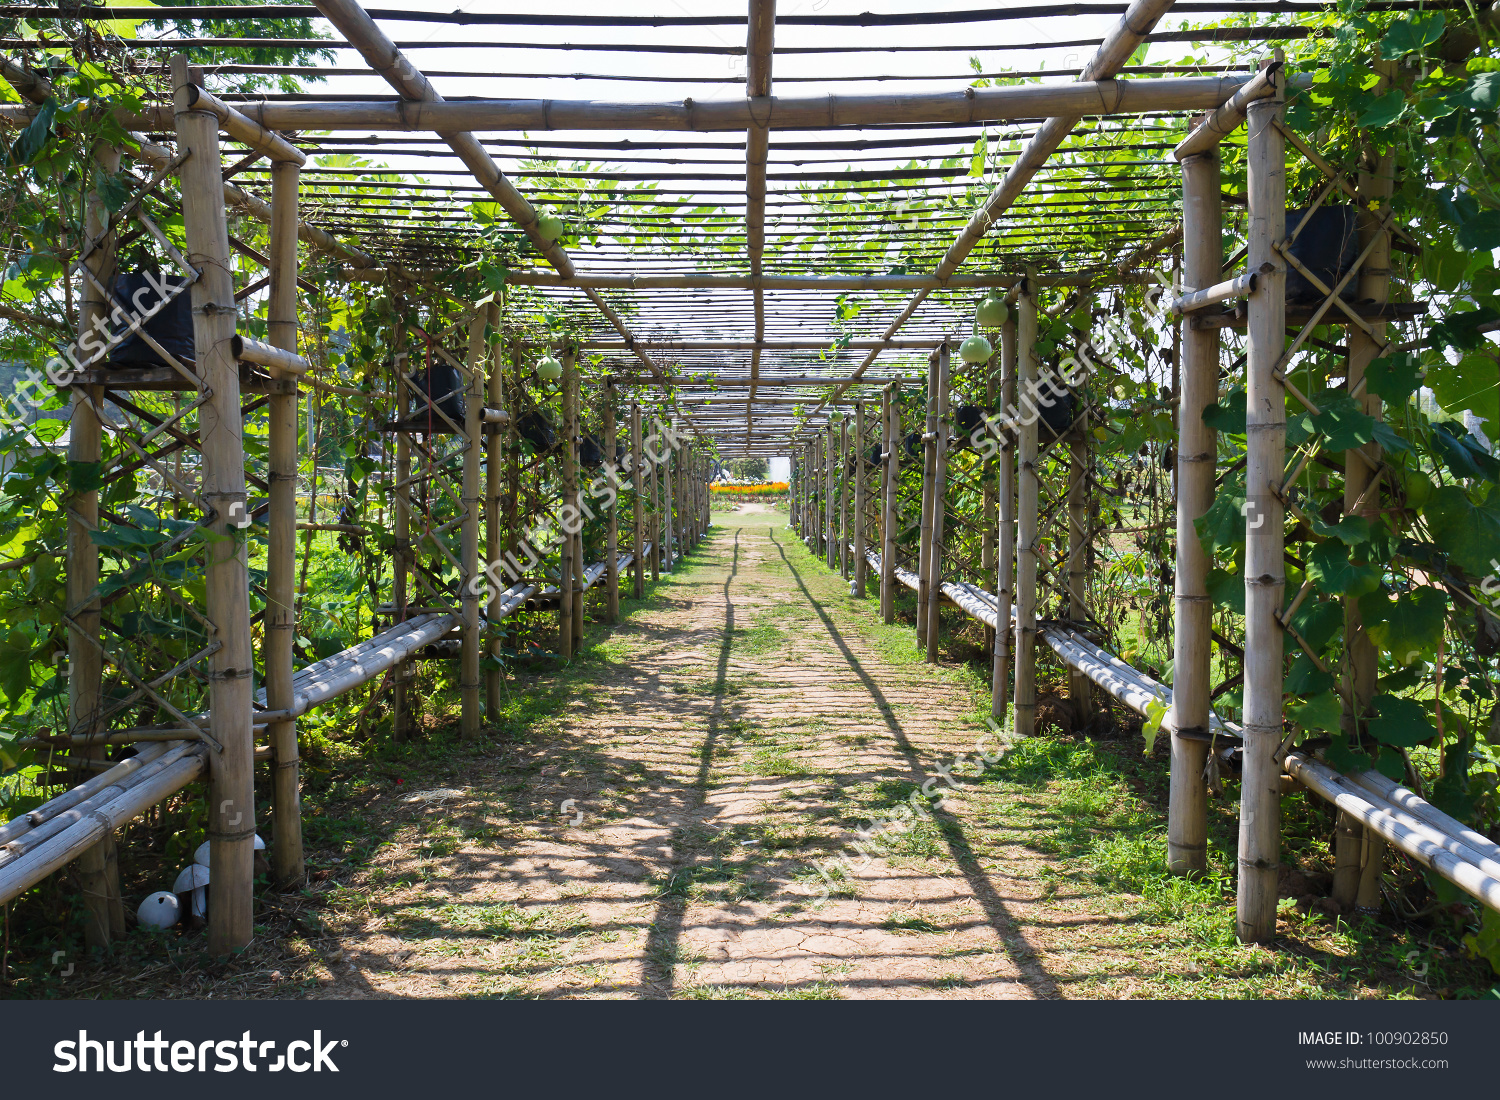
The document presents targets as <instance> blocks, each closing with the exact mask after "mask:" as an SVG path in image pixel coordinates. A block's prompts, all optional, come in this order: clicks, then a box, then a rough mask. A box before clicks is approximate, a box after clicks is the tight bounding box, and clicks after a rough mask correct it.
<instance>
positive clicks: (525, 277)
mask: <svg viewBox="0 0 1500 1100" xmlns="http://www.w3.org/2000/svg"><path fill="white" fill-rule="evenodd" d="M762 205H764V202H762ZM761 216H762V218H764V216H765V215H764V210H762V215H761ZM762 234H763V235H764V227H762ZM1019 278H1020V276H1019V275H1004V274H1000V273H998V272H993V273H983V274H974V275H951V276H949V277H948V278H947V279H941V280H940V279H938V277H937V276H935V275H766V274H764V272H761V273H759V274H750V275H721V274H718V273H716V272H709V271H689V272H683V273H682V274H680V275H597V274H577V275H572V276H570V277H567V278H564V277H563V276H561V275H557V274H554V273H552V272H548V271H542V270H539V269H536V268H518V269H515V270H511V271H507V272H506V274H505V282H506V284H507V285H510V286H545V287H577V288H578V289H580V290H582V289H590V290H754V291H764V290H833V291H837V290H967V289H979V288H998V289H1005V288H1008V287H1010V286H1013V285H1015V283H1016V281H1017V280H1018V279H1019ZM1084 278H1085V277H1084V276H1065V277H1060V278H1059V279H1058V280H1057V281H1056V282H1053V281H1052V280H1051V279H1048V280H1043V285H1048V286H1051V285H1068V286H1071V285H1075V284H1077V283H1080V282H1082V281H1083V280H1084ZM1133 281H1138V280H1133ZM642 344H643V346H653V347H654V346H655V345H654V344H652V343H650V342H647V341H642ZM582 346H584V347H590V346H592V343H591V342H585V343H584V344H583V345H582ZM622 346H623V345H622ZM773 346H774V345H773ZM823 346H824V347H826V346H827V345H826V344H825V345H823ZM928 346H930V344H929V345H928Z"/></svg>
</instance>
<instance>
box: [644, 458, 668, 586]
mask: <svg viewBox="0 0 1500 1100" xmlns="http://www.w3.org/2000/svg"><path fill="white" fill-rule="evenodd" d="M642 453H643V454H644V453H645V452H644V451H643V452H642ZM646 462H647V469H648V470H649V471H650V481H651V491H650V498H651V520H650V523H651V583H652V584H655V583H656V582H657V581H659V580H661V566H662V562H663V560H665V559H664V558H663V557H662V554H663V550H662V548H661V541H662V539H661V533H662V525H661V506H660V503H659V501H660V499H661V498H660V497H659V496H658V495H657V485H656V482H657V467H658V466H659V465H660V463H659V462H657V461H656V459H655V458H652V457H650V456H649V455H648V456H647V459H646Z"/></svg>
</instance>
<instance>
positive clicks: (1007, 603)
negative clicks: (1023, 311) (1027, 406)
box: [990, 311, 1016, 724]
mask: <svg viewBox="0 0 1500 1100" xmlns="http://www.w3.org/2000/svg"><path fill="white" fill-rule="evenodd" d="M1000 407H1001V408H1002V409H1013V408H1015V407H1016V318H1015V314H1014V311H1007V315H1006V318H1005V323H1004V324H1003V325H1001V326H1000ZM998 442H999V444H1000V454H999V458H998V460H997V463H996V465H997V470H996V474H995V481H996V486H995V496H996V506H997V507H996V513H997V514H996V545H995V571H996V576H995V622H996V623H997V626H996V628H995V652H994V655H993V664H992V666H991V669H990V717H991V718H993V719H994V720H995V721H996V722H999V723H1002V724H1003V723H1004V722H1005V717H1006V715H1005V712H1006V709H1007V708H1008V706H1009V700H1008V699H1007V688H1008V687H1009V681H1010V655H1011V636H1012V630H1011V626H1010V617H1011V603H1012V600H1013V596H1014V593H1015V572H1016V442H1015V440H1014V439H1013V438H1012V437H1011V436H1010V435H1009V434H1007V435H1005V436H1002V437H1001V438H1000V440H999V441H998Z"/></svg>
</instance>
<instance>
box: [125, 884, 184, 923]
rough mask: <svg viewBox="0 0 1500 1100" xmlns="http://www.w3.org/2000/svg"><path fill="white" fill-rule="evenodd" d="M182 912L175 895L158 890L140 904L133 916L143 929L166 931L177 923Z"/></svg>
mask: <svg viewBox="0 0 1500 1100" xmlns="http://www.w3.org/2000/svg"><path fill="white" fill-rule="evenodd" d="M181 915H182V910H181V908H180V907H179V906H178V904H177V895H176V894H169V893H167V892H166V891H165V890H158V891H157V892H156V893H154V894H152V895H150V896H149V897H148V898H146V900H145V901H143V902H141V907H140V908H139V909H137V910H136V911H135V916H136V919H137V920H138V921H140V922H141V926H142V927H144V928H155V929H166V928H171V927H172V926H173V925H175V924H176V923H177V919H178V917H180V916H181Z"/></svg>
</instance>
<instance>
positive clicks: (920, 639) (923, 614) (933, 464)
mask: <svg viewBox="0 0 1500 1100" xmlns="http://www.w3.org/2000/svg"><path fill="white" fill-rule="evenodd" d="M938 386H939V382H938V361H937V355H936V354H933V355H931V356H929V357H928V359H927V419H926V421H925V422H924V424H923V430H922V527H921V534H920V536H919V539H920V540H919V542H918V543H917V648H918V649H920V650H922V651H923V652H924V653H925V652H926V650H927V600H928V592H929V590H930V589H931V588H932V574H930V573H929V572H928V571H927V565H928V562H929V561H930V560H931V558H932V513H933V498H932V490H933V486H934V484H935V483H936V481H937V432H938Z"/></svg>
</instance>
